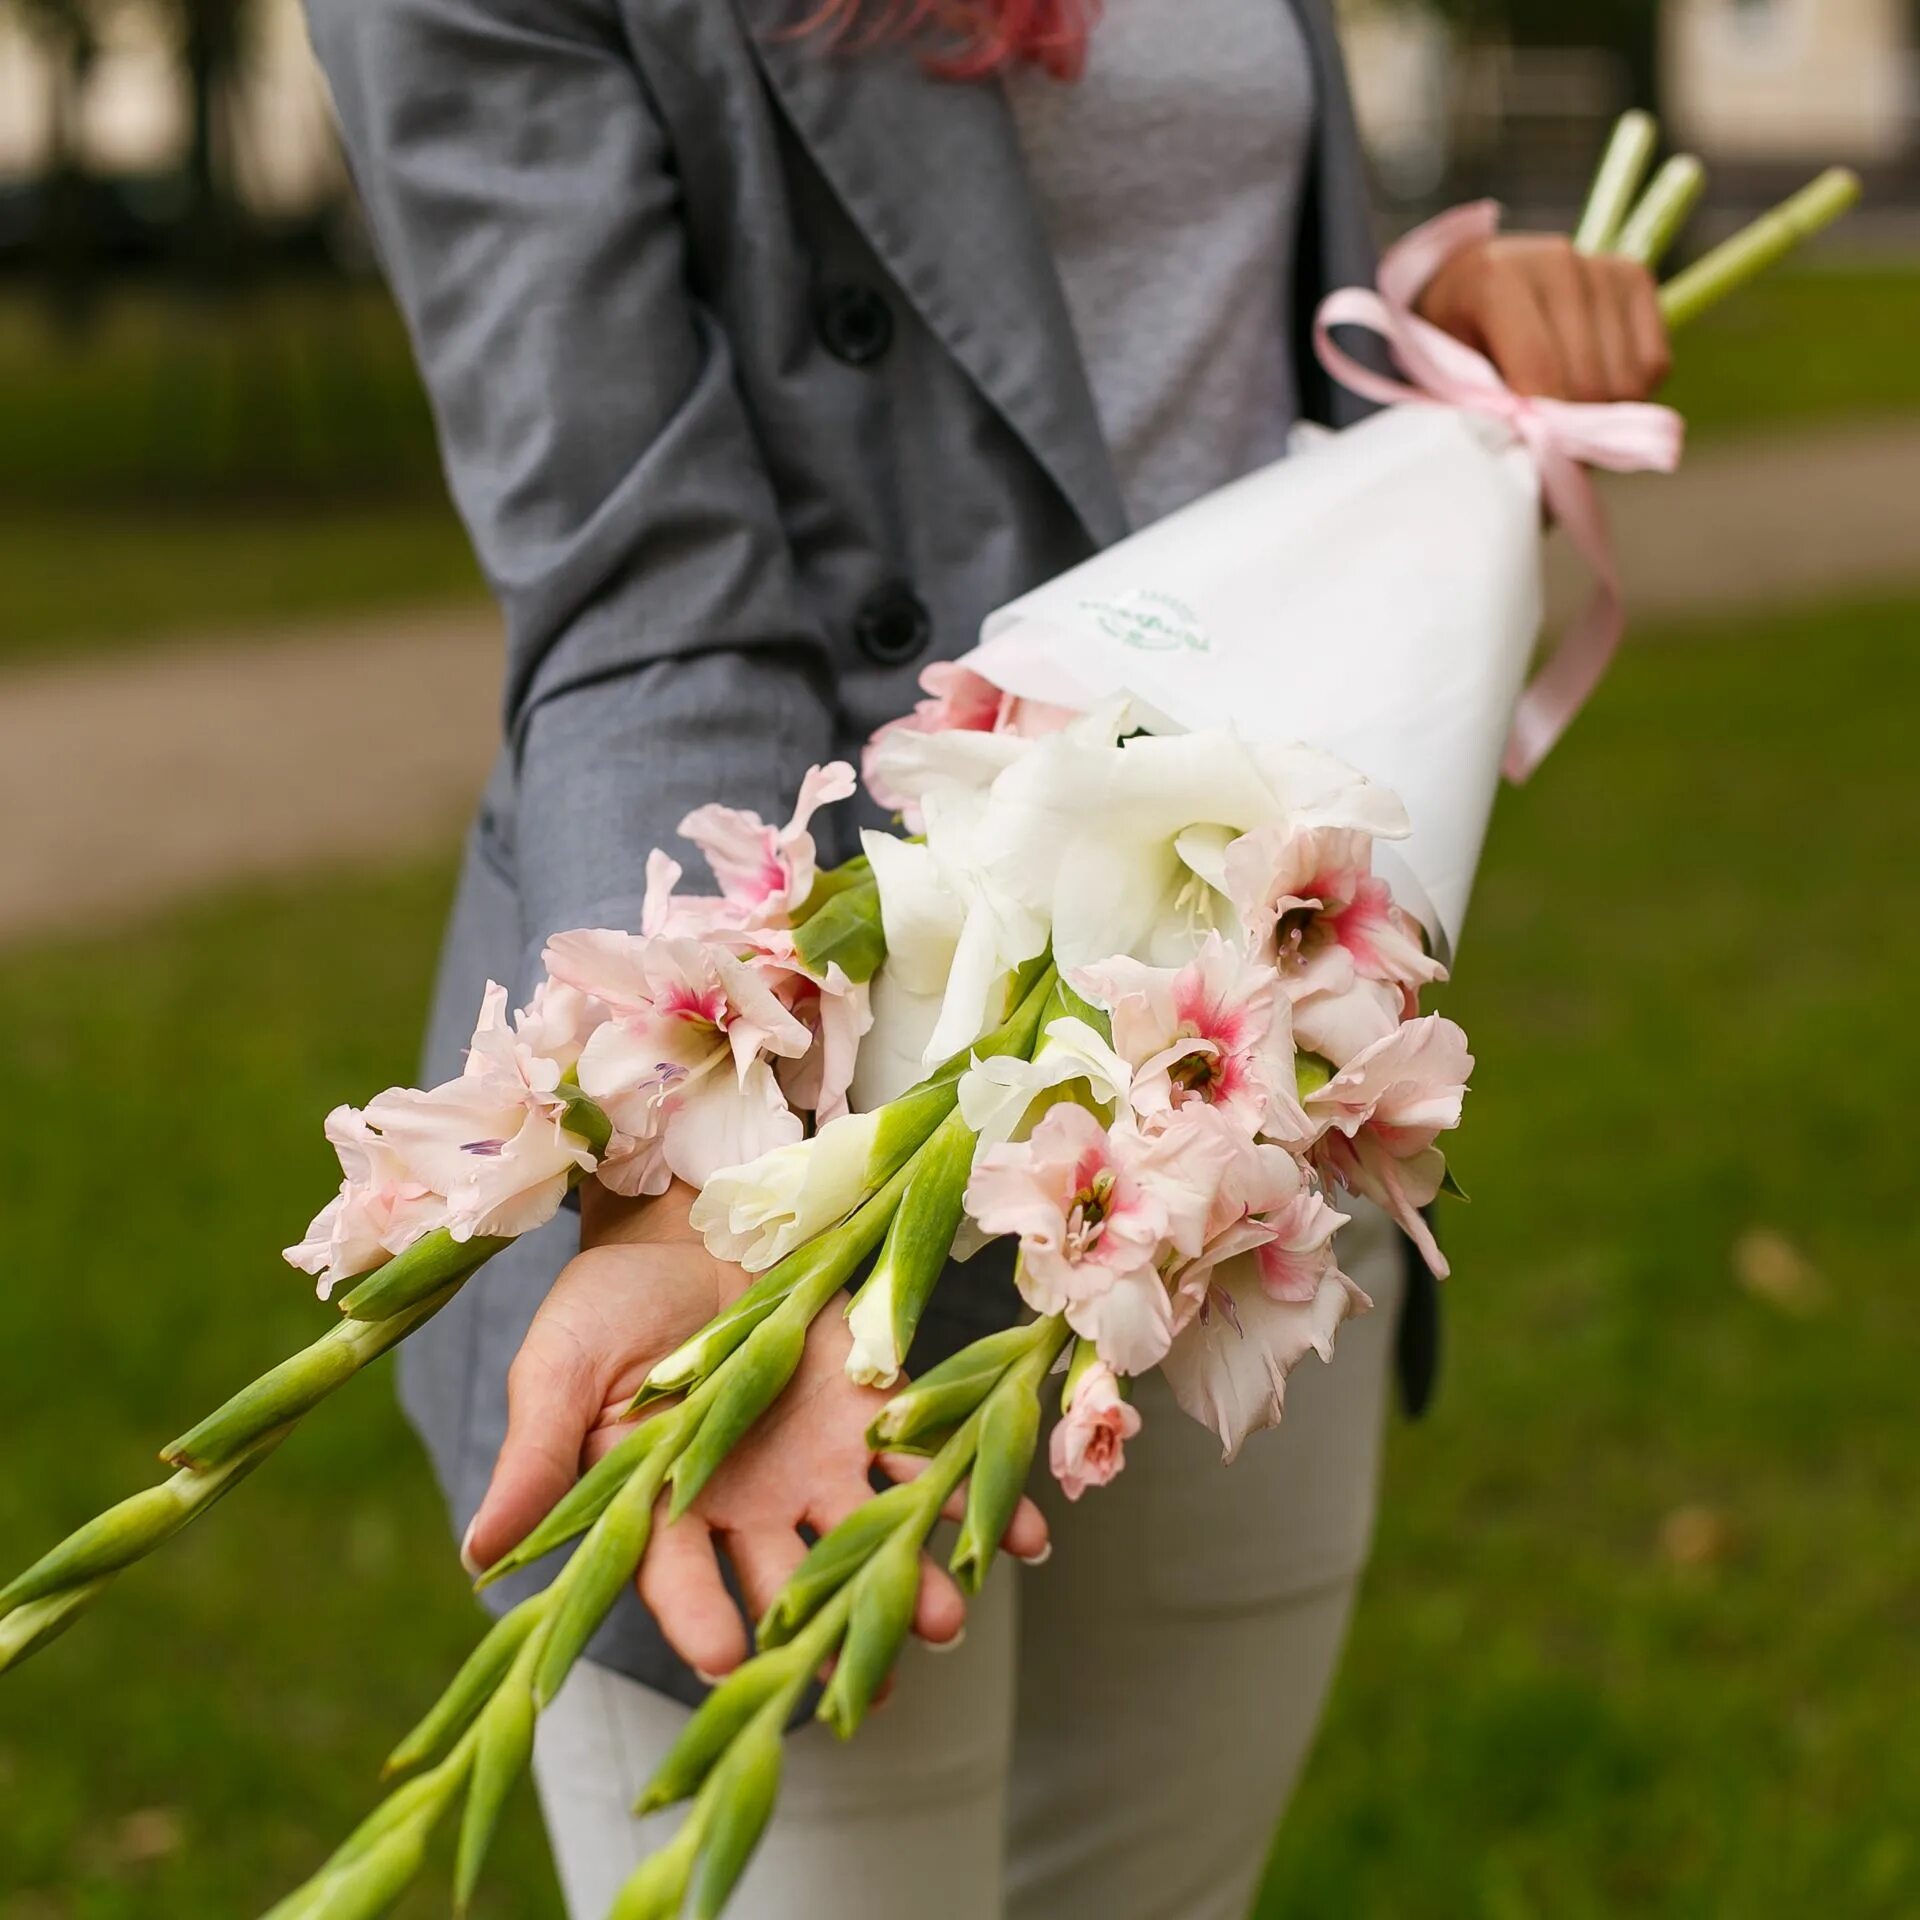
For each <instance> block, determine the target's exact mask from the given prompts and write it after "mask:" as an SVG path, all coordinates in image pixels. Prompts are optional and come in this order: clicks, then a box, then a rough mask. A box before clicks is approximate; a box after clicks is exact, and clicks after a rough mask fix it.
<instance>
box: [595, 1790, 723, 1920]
mask: <svg viewBox="0 0 1920 1920" xmlns="http://www.w3.org/2000/svg"><path fill="white" fill-rule="evenodd" d="M699 1842H700V1829H699V1827H698V1825H697V1824H696V1820H695V1817H693V1816H689V1817H688V1819H687V1821H686V1823H685V1824H684V1825H683V1826H682V1827H681V1829H680V1831H679V1832H678V1833H676V1834H675V1835H674V1837H673V1839H672V1840H671V1841H670V1842H669V1843H668V1845H666V1846H664V1847H662V1848H661V1850H660V1851H659V1852H658V1853H656V1854H652V1855H649V1857H648V1858H647V1859H645V1860H643V1861H641V1863H640V1865H639V1867H638V1868H636V1869H635V1871H634V1874H633V1877H632V1878H631V1879H630V1880H628V1882H627V1883H626V1885H625V1886H623V1887H622V1888H621V1889H620V1892H619V1894H618V1895H617V1896H616V1897H615V1899H614V1903H613V1907H612V1910H611V1911H610V1912H609V1913H608V1915H607V1920H679V1914H680V1909H681V1907H682V1906H683V1905H684V1904H685V1902H686V1897H687V1882H688V1880H689V1879H691V1878H692V1875H693V1863H694V1861H695V1859H696V1858H697V1856H698V1853H699Z"/></svg>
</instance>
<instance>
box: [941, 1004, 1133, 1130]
mask: <svg viewBox="0 0 1920 1920" xmlns="http://www.w3.org/2000/svg"><path fill="white" fill-rule="evenodd" d="M1074 1080H1084V1081H1085V1082H1086V1083H1087V1085H1088V1087H1089V1089H1090V1090H1091V1091H1092V1094H1093V1098H1094V1099H1095V1100H1096V1101H1098V1102H1099V1103H1100V1104H1101V1105H1102V1106H1103V1107H1106V1108H1108V1109H1109V1110H1112V1109H1115V1108H1118V1109H1120V1110H1121V1111H1125V1110H1126V1109H1127V1107H1128V1103H1129V1100H1130V1097H1131V1093H1132V1087H1133V1069H1132V1068H1131V1067H1129V1066H1128V1065H1127V1063H1126V1062H1125V1061H1124V1060H1122V1059H1121V1058H1120V1056H1119V1055H1118V1054H1117V1053H1115V1052H1114V1050H1113V1049H1112V1048H1111V1047H1110V1046H1108V1045H1107V1043H1106V1042H1105V1041H1104V1040H1103V1039H1101V1037H1100V1036H1099V1034H1097V1033H1096V1032H1095V1031H1094V1030H1093V1028H1091V1027H1090V1026H1088V1025H1087V1023H1086V1022H1085V1021H1084V1020H1076V1019H1072V1018H1066V1019H1060V1020H1056V1021H1054V1022H1053V1023H1052V1025H1050V1026H1049V1027H1048V1028H1047V1034H1046V1039H1045V1040H1044V1041H1043V1042H1042V1044H1041V1046H1040V1049H1039V1051H1038V1052H1037V1053H1036V1054H1035V1055H1034V1057H1033V1058H1032V1059H1031V1060H1021V1059H1019V1058H1017V1057H1014V1056H1010V1055H1006V1054H994V1055H992V1056H990V1057H989V1058H987V1059H985V1060H976V1061H975V1062H974V1063H973V1065H972V1066H970V1067H969V1068H968V1069H967V1071H966V1072H965V1073H964V1074H962V1075H961V1077H960V1115H961V1118H962V1119H964V1120H965V1121H966V1123H967V1125H968V1126H969V1127H971V1128H972V1129H973V1131H974V1134H975V1135H976V1136H977V1139H978V1143H979V1144H978V1146H977V1147H976V1149H975V1153H976V1157H977V1156H978V1154H980V1153H984V1152H985V1151H986V1150H987V1149H988V1148H989V1147H998V1146H1003V1145H1005V1143H1006V1142H1007V1141H1009V1140H1011V1139H1012V1138H1013V1137H1014V1136H1015V1134H1017V1133H1019V1132H1020V1131H1021V1128H1022V1126H1023V1124H1024V1123H1025V1121H1026V1118H1027V1114H1028V1112H1029V1110H1030V1109H1031V1108H1032V1106H1033V1103H1034V1102H1035V1101H1036V1100H1037V1099H1039V1097H1040V1096H1041V1095H1042V1094H1043V1093H1048V1092H1050V1091H1052V1089H1053V1088H1055V1087H1064V1086H1066V1085H1068V1084H1069V1083H1070V1082H1071V1081H1074Z"/></svg>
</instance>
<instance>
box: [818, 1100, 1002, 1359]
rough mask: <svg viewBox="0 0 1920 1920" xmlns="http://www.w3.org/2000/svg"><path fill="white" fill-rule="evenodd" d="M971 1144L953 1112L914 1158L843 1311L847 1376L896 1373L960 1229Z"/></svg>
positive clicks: (968, 1130)
mask: <svg viewBox="0 0 1920 1920" xmlns="http://www.w3.org/2000/svg"><path fill="white" fill-rule="evenodd" d="M973 1149H974V1135H973V1130H972V1128H970V1127H969V1126H968V1125H967V1123H966V1121H965V1120H964V1119H963V1118H961V1116H960V1115H959V1114H958V1113H957V1112H956V1113H950V1114H949V1115H948V1116H947V1117H946V1119H944V1120H943V1121H942V1122H941V1123H940V1125H939V1127H938V1129H937V1130H936V1131H935V1133H934V1135H933V1137H932V1138H931V1139H930V1140H929V1141H928V1142H927V1144H926V1145H925V1146H924V1147H922V1148H921V1149H920V1151H919V1152H918V1153H917V1154H916V1155H915V1156H914V1159H913V1164H912V1167H911V1169H910V1170H909V1172H908V1175H907V1186H906V1191H905V1192H904V1193H903V1194H902V1195H901V1197H900V1206H899V1210H898V1211H897V1212H896V1213H895V1214H894V1216H893V1224H892V1226H891V1227H889V1228H888V1230H887V1239H886V1244H885V1245H884V1246H883V1247H882V1248H881V1250H880V1258H879V1259H878V1261H876V1262H875V1264H874V1269H873V1272H872V1274H871V1275H869V1276H868V1279H867V1282H866V1284H865V1285H864V1286H863V1287H862V1288H861V1289H860V1291H859V1292H858V1293H857V1294H855V1295H854V1297H853V1302H852V1304H851V1305H850V1306H849V1307H848V1309H847V1325H848V1326H849V1327H850V1328H851V1329H852V1330H853V1351H852V1352H851V1353H850V1354H848V1356H847V1377H848V1378H849V1379H851V1380H854V1381H857V1382H858V1383H859V1384H861V1385H863V1386H872V1387H888V1386H891V1385H892V1384H893V1382H894V1381H895V1380H896V1379H897V1378H898V1377H899V1373H900V1366H901V1362H902V1361H903V1360H904V1359H905V1357H906V1352H907V1349H908V1347H909V1346H911V1345H912V1344H913V1336H914V1334H915V1333H916V1332H918V1330H919V1326H920V1316H921V1314H922V1313H924V1312H925V1311H926V1305H927V1301H928V1300H929V1299H930V1298H931V1297H932V1294H933V1288H934V1283H935V1282H936V1281H937V1280H938V1279H939V1278H940V1275H941V1274H942V1273H943V1272H944V1271H945V1270H946V1264H947V1257H948V1255H949V1254H951V1253H952V1251H953V1239H954V1235H955V1234H956V1233H958V1232H959V1230H960V1220H961V1214H962V1207H961V1202H962V1199H963V1197H964V1195H965V1193H966V1190H967V1176H968V1174H969V1173H970V1172H971V1171H972V1168H973Z"/></svg>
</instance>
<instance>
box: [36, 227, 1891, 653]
mask: <svg viewBox="0 0 1920 1920" xmlns="http://www.w3.org/2000/svg"><path fill="white" fill-rule="evenodd" d="M1916 337H1920V265H1915V266H1912V267H1906V266H1901V265H1898V264H1888V265H1874V266H1853V267H1847V266H1832V267H1828V266H1821V267H1817V268H1813V267H1810V268H1807V269H1804V270H1801V271H1797V272H1787V273H1783V274H1780V275H1778V276H1776V277H1775V278H1774V279H1772V280H1769V281H1767V282H1765V283H1763V284H1762V285H1761V286H1759V287H1756V288H1753V289H1751V290H1749V291H1748V292H1747V293H1745V294H1743V295H1742V296H1741V298H1740V299H1739V300H1738V301H1736V302H1734V303H1733V304H1732V305H1731V306H1729V307H1727V308H1724V309H1722V310H1721V311H1720V312H1718V313H1715V314H1713V315H1711V316H1709V318H1708V319H1707V320H1705V321H1703V322H1702V323H1701V324H1700V326H1699V327H1698V329H1697V330H1696V331H1694V332H1692V333H1690V334H1689V335H1688V336H1687V337H1686V338H1685V339H1684V341H1683V342H1682V344H1681V352H1680V361H1681V370H1680V373H1679V375H1678V377H1677V378H1676V380H1675V382H1674V386H1673V390H1672V394H1671V397H1672V399H1673V401H1674V403H1675V404H1676V405H1677V406H1679V407H1680V408H1681V409H1682V410H1683V411H1684V412H1685V413H1686V414H1687V415H1688V417H1689V420H1690V421H1691V422H1692V425H1693V428H1694V431H1695V434H1696V436H1697V438H1698V439H1699V440H1704V441H1710V440H1712V439H1714V438H1716V437H1720V436H1724V435H1728V434H1736V433H1746V432H1761V431H1766V430H1768V429H1772V428H1778V427H1785V426H1800V425H1808V424H1814V423H1818V422H1834V421H1850V420H1867V419H1872V418H1875V417H1879V416H1882V415H1885V414H1888V413H1920V356H1916V355H1915V354H1914V353H1913V352H1912V351H1911V345H1912V342H1913V340H1914V339H1915V338H1916ZM0 418H4V420H5V422H6V431H5V432H4V433H0V664H3V663H4V662H6V661H8V660H11V659H20V658H27V657H44V656H46V655H49V654H53V653H57V652H61V651H66V650H70V649H73V648H78V647H91V646H101V645H130V644H136V643H139V642H143V641H146V640H151V639H164V638H168V637H171V636H174V635H183V634H195V633H200V632H205V631H210V630H211V631H217V632H222V633H228V632H243V631H246V630H247V629H249V628H258V629H260V630H261V631H262V633H270V632H271V630H272V628H273V627H274V626H275V625H276V624H278V623H279V622H281V621H291V620H299V619H305V618H309V617H322V616H327V615H336V614H337V615H348V616H351V615H355V614H359V613H362V612H378V611H381V610H384V609H385V608H386V607H389V606H393V605H396V604H400V603H403V602H407V603H413V604H419V603H422V602H431V601H437V600H454V599H461V598H465V597H469V596H471V595H474V594H477V593H478V592H479V590H480V583H479V577H478V574H477V571H476V569H475V567H474V565H473V561H472V559H471V556H470V555H469V553H468V550H467V545H466V540H465V535H464V534H463V532H462V530H461V528H460V526H459V524H458V522H457V521H456V519H455V518H454V515H453V512H452V510H451V508H450V507H449V506H448V504H447V501H446V497H445V492H444V489H443V486H442V483H441V479H440V473H439V467H438V463H437V458H436V455H435V451H434V446H433V438H432V429H431V423H430V421H429V418H428V414H427V409H426V405H425V402H424V400H423V398H422V396H421V393H420V389H419V384H418V381H417V379H416V377H415V375H414V372H413V368H412V363H411V361H410V359H409V356H408V350H407V343H406V339H405V336H404V334H403V332H402V330H401V327H400V324H399V321H398V319H397V318H396V316H395V314H394V312H393V309H392V307H391V306H390V305H389V304H388V302H387V301H386V299H385V297H384V296H383V295H382V294H381V293H380V292H378V291H377V290H376V289H373V288H369V287H339V286H332V285H324V284H316V285H310V286H295V287H288V288H281V289H278V290H267V291H258V292H254V293H251V294H247V295H244V296H240V297H237V298H233V299H230V300H228V301H225V302H222V303H208V302H206V301H195V300H190V299H187V298H185V297H183V296H181V295H179V294H171V295H169V294H166V293H162V292H158V291H154V290H145V291H137V292H132V293H126V294H122V295H118V296H116V297H115V298H113V299H112V300H111V301H110V302H109V303H108V304H107V305H106V307H105V308H104V309H103V311H102V313H101V315H100V317H99V320H98V323H97V325H96V326H95V327H94V328H93V329H92V330H91V331H89V332H88V333H86V334H85V335H83V336H81V337H79V338H78V339H71V340H70V339H67V338H65V337H64V336H62V335H60V334H58V333H56V332H55V331H54V330H53V328H52V327H51V325H50V324H49V322H48V320H47V317H46V315H45V314H44V313H43V312H42V311H41V309H39V308H38V307H36V306H33V305H31V304H28V303H26V302H24V301H23V300H21V299H20V298H19V297H17V296H16V297H13V298H9V299H0Z"/></svg>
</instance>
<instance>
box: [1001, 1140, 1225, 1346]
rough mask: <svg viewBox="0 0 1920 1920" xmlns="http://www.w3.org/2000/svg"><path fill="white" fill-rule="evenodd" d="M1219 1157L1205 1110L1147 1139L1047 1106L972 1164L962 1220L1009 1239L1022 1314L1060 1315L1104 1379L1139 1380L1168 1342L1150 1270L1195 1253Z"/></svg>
mask: <svg viewBox="0 0 1920 1920" xmlns="http://www.w3.org/2000/svg"><path fill="white" fill-rule="evenodd" d="M1231 1151H1232V1147H1231V1140H1230V1137H1229V1136H1228V1134H1227V1130H1226V1128H1225V1127H1224V1125H1222V1124H1221V1123H1219V1122H1218V1121H1217V1118H1216V1116H1214V1115H1212V1114H1211V1113H1209V1112H1207V1111H1206V1110H1205V1109H1201V1110H1200V1111H1199V1113H1198V1114H1197V1115H1195V1116H1192V1117H1187V1116H1180V1117H1176V1119H1175V1120H1173V1121H1172V1122H1170V1123H1169V1124H1168V1125H1167V1127H1166V1128H1164V1129H1163V1130H1162V1131H1160V1132H1158V1133H1156V1134H1152V1135H1147V1134H1142V1133H1139V1132H1136V1131H1135V1130H1134V1129H1133V1127H1132V1126H1131V1125H1130V1124H1129V1123H1127V1122H1125V1121H1122V1122H1120V1123H1119V1124H1117V1125H1116V1126H1115V1127H1114V1128H1113V1129H1112V1131H1109V1130H1108V1129H1107V1128H1105V1127H1103V1126H1102V1125H1101V1124H1100V1122H1099V1121H1098V1120H1097V1119H1095V1118H1094V1116H1093V1115H1092V1114H1090V1113H1088V1112H1087V1111H1086V1109H1085V1108H1084V1107H1078V1106H1059V1107H1055V1108H1054V1109H1053V1110H1052V1111H1051V1112H1049V1113H1048V1114H1047V1115H1046V1116H1045V1118H1044V1119H1042V1120H1041V1121H1040V1123H1039V1125H1038V1126H1036V1127H1035V1128H1034V1130H1033V1132H1032V1133H1031V1135H1029V1136H1028V1138H1027V1139H1026V1140H1024V1141H1022V1142H1019V1143H1017V1144H1008V1145H1004V1146H999V1147H994V1148H991V1149H989V1150H988V1151H987V1152H986V1153H984V1154H982V1155H981V1156H980V1159H979V1161H978V1162H977V1164H976V1165H975V1167H974V1171H973V1177H972V1179H971V1181H970V1182H969V1183H968V1187H967V1210H968V1212H969V1213H970V1214H971V1215H972V1217H973V1218H974V1220H975V1221H976V1222H977V1223H978V1224H979V1225H980V1227H981V1228H982V1229H983V1230H984V1231H985V1232H986V1233H988V1234H1001V1233H1007V1234H1014V1235H1016V1236H1018V1238H1019V1241H1020V1253H1021V1268H1020V1287H1021V1292H1022V1294H1023V1296H1024V1297H1025V1298H1026V1300H1027V1302H1028V1304H1029V1305H1030V1306H1032V1307H1034V1308H1036V1309H1037V1310H1038V1311H1039V1312H1041V1313H1064V1314H1065V1315H1066V1318H1067V1324H1068V1325H1069V1326H1071V1327H1072V1328H1073V1330H1074V1331H1075V1332H1076V1333H1078V1334H1080V1335H1082V1336H1083V1337H1084V1338H1086V1339H1089V1340H1091V1341H1093V1342H1094V1344H1095V1346H1096V1347H1097V1348H1098V1350H1099V1354H1100V1357H1101V1359H1103V1360H1104V1361H1106V1362H1107V1363H1108V1365H1110V1366H1111V1367H1113V1368H1114V1369H1115V1371H1116V1372H1120V1373H1129V1374H1132V1373H1144V1372H1146V1371H1147V1370H1148V1369H1149V1368H1151V1367H1154V1366H1156V1365H1158V1364H1159V1362H1160V1360H1161V1358H1162V1357H1163V1356H1164V1354H1165V1353H1166V1350H1167V1346H1168V1344H1169V1342H1170V1341H1171V1340H1172V1338H1173V1333H1174V1308H1173V1301H1172V1297H1171V1296H1170V1294H1169V1292H1168V1290H1167V1283H1166V1281H1165V1280H1164V1279H1163V1278H1162V1277H1161V1264H1162V1262H1163V1261H1165V1260H1168V1259H1171V1258H1173V1257H1176V1256H1179V1257H1185V1258H1192V1257H1193V1256H1195V1255H1197V1254H1198V1253H1199V1251H1200V1248H1201V1244H1202V1240H1203V1237H1204V1235H1205V1232H1206V1220H1207V1211H1208V1203H1209V1199H1210V1197H1211V1194H1212V1191H1213V1188H1214V1186H1215V1184H1216V1183H1217V1182H1218V1179H1219V1177H1220V1174H1221V1172H1222V1170H1223V1169H1224V1167H1225V1165H1226V1163H1227V1160H1228V1158H1229V1157H1230V1154H1231Z"/></svg>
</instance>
